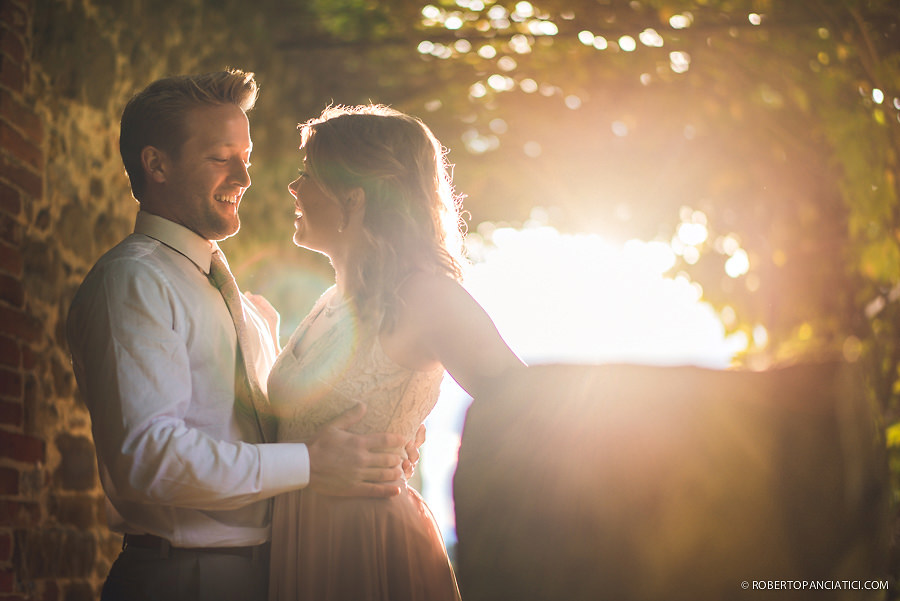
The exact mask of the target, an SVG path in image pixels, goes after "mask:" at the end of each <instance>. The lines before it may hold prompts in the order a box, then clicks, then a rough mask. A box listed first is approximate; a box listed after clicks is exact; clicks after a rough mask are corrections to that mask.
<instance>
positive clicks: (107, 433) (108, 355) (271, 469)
mask: <svg viewBox="0 0 900 601" xmlns="http://www.w3.org/2000/svg"><path fill="white" fill-rule="evenodd" d="M95 276H96V277H99V278H100V279H99V280H95V281H93V282H92V283H91V284H90V285H88V286H85V287H83V289H82V291H80V292H79V295H78V297H76V301H75V302H74V303H73V307H72V310H71V312H70V316H69V321H68V325H67V328H68V335H69V344H70V349H71V351H72V356H73V363H74V366H75V371H76V375H77V376H78V382H79V386H80V388H81V389H82V393H83V394H84V396H85V398H86V400H87V403H88V408H89V409H90V411H91V419H92V422H93V431H94V440H95V445H96V448H97V453H98V455H99V456H100V458H101V461H102V462H103V463H104V465H105V466H106V467H107V470H108V472H109V475H110V477H111V478H112V479H113V481H114V484H115V489H116V493H117V494H118V495H119V496H121V497H122V498H124V499H127V500H130V501H136V502H145V503H159V504H166V505H175V506H181V507H192V508H198V509H230V508H234V507H240V506H243V505H245V504H247V503H250V502H253V501H256V500H259V499H262V498H266V497H269V496H272V495H274V494H277V493H279V492H284V491H286V490H291V489H295V488H299V487H302V486H304V485H305V484H306V483H307V482H308V479H309V471H308V467H309V466H308V456H307V449H306V447H305V446H304V445H300V444H292V445H254V444H249V443H245V442H240V441H229V440H223V439H222V438H223V437H222V436H216V435H213V434H210V433H209V432H210V431H212V432H215V431H216V429H217V428H218V429H219V430H222V429H223V428H224V424H226V422H227V420H228V419H230V417H229V416H230V414H231V411H232V408H231V404H229V403H225V404H223V406H221V407H219V406H216V405H215V403H210V406H209V407H208V409H209V412H208V416H207V415H201V416H200V419H207V420H208V426H209V427H208V428H204V430H206V431H204V430H201V429H199V428H198V427H196V426H192V425H190V424H188V423H187V422H186V420H185V417H186V414H187V413H188V410H189V409H190V408H191V403H192V395H193V394H194V392H195V391H194V390H193V384H192V374H191V369H192V366H191V365H190V361H189V359H188V355H187V347H186V342H185V333H184V332H179V331H177V328H178V327H180V326H179V324H180V323H181V322H183V321H184V316H183V315H179V314H178V308H177V307H178V303H177V302H176V301H175V300H174V299H173V298H172V294H171V284H169V283H168V281H166V279H165V277H164V276H163V275H162V274H159V273H157V272H155V271H154V270H153V269H151V268H150V267H148V266H146V265H143V264H142V263H140V262H139V261H133V260H117V261H114V262H112V263H110V264H108V265H107V266H106V268H105V270H104V272H103V273H100V274H95ZM207 334H209V333H207V332H194V333H193V335H207ZM206 369H209V370H211V372H210V375H209V377H210V380H211V381H210V382H209V387H210V390H209V393H210V394H218V395H219V396H220V397H221V398H225V399H227V398H229V397H230V398H233V377H226V374H217V373H215V371H214V370H213V369H212V368H211V367H210V366H206ZM204 410H206V407H204ZM196 417H197V416H196V415H195V418H196ZM232 437H233V435H232Z"/></svg>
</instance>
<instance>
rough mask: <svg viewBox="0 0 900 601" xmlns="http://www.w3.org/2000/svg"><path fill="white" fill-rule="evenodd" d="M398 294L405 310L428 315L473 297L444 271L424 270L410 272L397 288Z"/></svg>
mask: <svg viewBox="0 0 900 601" xmlns="http://www.w3.org/2000/svg"><path fill="white" fill-rule="evenodd" d="M397 296H398V297H399V298H400V302H401V307H402V310H404V312H405V311H412V312H413V313H414V314H418V315H426V316H427V315H430V314H433V313H435V312H442V311H446V310H448V309H451V308H452V307H453V305H455V304H457V303H460V302H463V301H465V300H466V299H469V298H471V297H470V296H469V293H468V292H467V291H466V289H465V288H464V287H463V286H462V284H461V283H460V282H459V281H458V280H456V279H454V278H452V277H450V276H448V275H445V274H442V273H428V272H424V271H416V272H413V273H411V274H409V275H408V276H407V277H406V278H405V279H404V280H403V282H402V283H401V284H400V286H399V287H398V288H397Z"/></svg>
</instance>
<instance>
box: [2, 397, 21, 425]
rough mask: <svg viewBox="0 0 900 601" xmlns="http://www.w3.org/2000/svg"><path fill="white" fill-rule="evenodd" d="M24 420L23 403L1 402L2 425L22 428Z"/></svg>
mask: <svg viewBox="0 0 900 601" xmlns="http://www.w3.org/2000/svg"><path fill="white" fill-rule="evenodd" d="M24 419H25V410H24V408H23V407H22V402H21V401H19V402H15V401H0V424H3V425H5V426H13V427H15V428H21V427H22V425H23V424H24V423H25V422H24Z"/></svg>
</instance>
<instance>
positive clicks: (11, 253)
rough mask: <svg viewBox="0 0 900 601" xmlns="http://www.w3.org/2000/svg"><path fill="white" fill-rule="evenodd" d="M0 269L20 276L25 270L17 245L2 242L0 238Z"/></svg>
mask: <svg viewBox="0 0 900 601" xmlns="http://www.w3.org/2000/svg"><path fill="white" fill-rule="evenodd" d="M2 271H5V272H6V273H9V274H11V275H14V276H16V277H22V275H23V273H24V271H25V261H24V259H22V251H21V250H19V248H18V247H15V246H10V245H8V244H4V243H3V241H2V240H0V272H2Z"/></svg>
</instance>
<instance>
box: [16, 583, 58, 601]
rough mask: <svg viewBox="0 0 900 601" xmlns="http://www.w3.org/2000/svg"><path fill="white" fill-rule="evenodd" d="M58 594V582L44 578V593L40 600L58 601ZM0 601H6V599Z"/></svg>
mask: <svg viewBox="0 0 900 601" xmlns="http://www.w3.org/2000/svg"><path fill="white" fill-rule="evenodd" d="M59 595H60V593H59V584H57V582H56V581H55V580H45V581H44V595H43V596H42V597H41V601H59V598H60V596H59ZM2 601H6V599H3V600H2Z"/></svg>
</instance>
